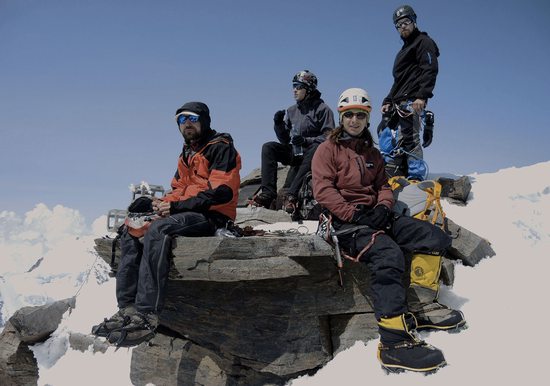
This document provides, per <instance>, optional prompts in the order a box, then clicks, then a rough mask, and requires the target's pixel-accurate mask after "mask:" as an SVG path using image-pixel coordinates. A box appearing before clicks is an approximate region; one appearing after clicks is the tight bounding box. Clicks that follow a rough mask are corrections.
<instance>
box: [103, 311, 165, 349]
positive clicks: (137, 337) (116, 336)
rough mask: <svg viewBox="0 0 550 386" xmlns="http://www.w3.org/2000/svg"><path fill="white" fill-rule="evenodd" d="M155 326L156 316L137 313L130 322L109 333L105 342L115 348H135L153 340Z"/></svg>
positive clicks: (156, 324)
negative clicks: (113, 345)
mask: <svg viewBox="0 0 550 386" xmlns="http://www.w3.org/2000/svg"><path fill="white" fill-rule="evenodd" d="M157 326H158V316H157V315H156V314H153V313H150V314H143V313H141V312H137V313H135V314H134V315H132V316H131V317H130V322H129V323H128V324H126V325H125V326H124V327H122V328H119V329H116V330H114V331H111V333H110V334H109V336H108V337H107V340H108V341H109V342H110V343H113V344H115V345H116V346H117V347H130V346H136V345H138V344H140V343H142V342H146V341H148V340H150V339H151V338H153V337H154V336H155V330H156V328H157Z"/></svg>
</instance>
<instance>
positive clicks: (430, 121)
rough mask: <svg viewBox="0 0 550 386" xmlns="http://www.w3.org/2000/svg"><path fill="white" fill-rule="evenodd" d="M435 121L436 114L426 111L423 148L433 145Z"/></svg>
mask: <svg viewBox="0 0 550 386" xmlns="http://www.w3.org/2000/svg"><path fill="white" fill-rule="evenodd" d="M434 121H435V116H434V113H432V112H431V111H429V110H426V111H425V115H424V134H423V136H422V147H428V146H430V144H431V143H432V139H433V136H434Z"/></svg>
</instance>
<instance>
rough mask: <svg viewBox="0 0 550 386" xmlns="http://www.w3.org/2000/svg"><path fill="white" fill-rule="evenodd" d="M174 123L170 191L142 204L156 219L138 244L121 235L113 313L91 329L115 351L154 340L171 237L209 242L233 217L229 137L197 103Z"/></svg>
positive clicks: (234, 183)
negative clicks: (177, 143) (176, 147)
mask: <svg viewBox="0 0 550 386" xmlns="http://www.w3.org/2000/svg"><path fill="white" fill-rule="evenodd" d="M175 118H176V122H177V125H178V128H179V131H180V132H181V134H182V136H183V138H184V140H185V142H184V145H183V151H182V153H181V155H180V157H179V159H178V166H177V170H176V173H175V175H174V178H173V179H172V184H171V185H172V191H171V192H169V193H168V194H166V195H165V196H164V197H162V198H160V199H159V198H152V199H151V200H150V202H149V203H148V204H149V206H150V210H151V211H152V212H154V213H155V214H156V215H157V216H158V218H157V219H156V220H154V221H152V222H151V224H150V226H149V227H148V229H147V230H146V231H145V233H144V235H143V244H142V243H141V241H140V236H141V235H140V234H136V233H135V232H134V231H133V230H132V229H130V228H129V227H128V226H126V227H125V229H124V230H123V232H122V237H121V239H120V246H121V258H120V265H119V268H118V271H117V276H116V297H117V303H118V308H119V311H118V312H117V313H115V314H114V315H113V316H111V317H110V318H106V319H105V320H104V321H103V322H102V323H100V324H99V325H96V326H94V327H93V328H92V333H94V334H95V335H97V336H103V337H107V339H108V340H109V342H111V343H114V344H116V345H117V346H133V345H137V344H139V343H141V342H144V341H146V340H149V339H151V338H152V337H153V336H154V332H155V329H156V327H157V326H158V323H159V314H160V312H161V311H162V308H163V305H164V296H165V287H166V282H167V278H168V271H169V267H170V263H169V254H170V253H171V250H172V248H171V242H172V237H174V236H192V237H195V236H212V235H214V233H215V231H216V229H217V228H221V227H224V226H225V225H226V224H227V222H228V220H234V219H235V216H236V208H237V200H238V192H239V183H240V176H239V170H240V168H241V159H240V156H239V154H238V152H237V150H235V147H234V146H233V140H232V138H231V136H230V135H229V134H224V133H217V132H216V131H214V130H213V129H211V128H210V112H209V109H208V106H207V105H205V104H204V103H201V102H189V103H186V104H184V105H183V106H182V107H180V108H179V109H178V110H177V111H176V117H175ZM141 198H142V197H141ZM141 198H138V199H141ZM142 201H143V200H142ZM142 203H143V202H142ZM146 204H147V203H146Z"/></svg>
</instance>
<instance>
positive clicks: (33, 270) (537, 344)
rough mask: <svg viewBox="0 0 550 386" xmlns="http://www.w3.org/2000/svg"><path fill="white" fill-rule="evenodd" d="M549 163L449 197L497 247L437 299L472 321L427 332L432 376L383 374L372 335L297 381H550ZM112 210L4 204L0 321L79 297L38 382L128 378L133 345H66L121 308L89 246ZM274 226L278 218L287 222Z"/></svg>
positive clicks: (45, 355)
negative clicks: (460, 202)
mask: <svg viewBox="0 0 550 386" xmlns="http://www.w3.org/2000/svg"><path fill="white" fill-rule="evenodd" d="M548 176H550V161H549V162H544V163H540V164H536V165H533V166H529V167H525V168H510V169H504V170H500V171H499V172H497V173H492V174H474V175H471V176H470V179H471V181H472V193H471V199H470V200H469V202H468V205H467V206H465V207H460V206H455V205H450V204H449V203H447V202H444V203H443V204H444V209H445V211H446V212H447V215H448V216H449V217H450V218H451V219H452V220H453V221H455V222H456V223H458V224H460V225H462V226H464V227H465V228H467V229H469V230H471V231H473V232H475V233H476V234H478V235H480V236H483V237H485V238H487V239H488V240H490V241H491V243H492V247H493V249H494V250H495V252H496V256H494V257H492V258H490V259H485V260H483V261H482V262H481V263H480V264H479V265H477V266H476V267H474V268H471V267H465V266H457V267H456V279H455V285H454V287H453V288H452V289H451V288H443V289H442V293H441V300H442V302H444V303H446V304H449V305H451V306H453V307H456V308H459V309H461V310H462V311H463V312H464V314H465V316H466V318H467V320H468V325H469V328H468V329H466V330H465V331H462V332H461V333H459V334H448V333H445V332H437V333H425V334H423V335H422V337H423V338H425V339H426V340H428V341H429V342H430V343H431V344H433V345H435V346H437V347H439V348H441V349H442V350H443V351H444V353H445V356H446V359H447V361H448V362H449V364H450V365H449V366H447V367H445V368H444V369H442V370H440V371H439V372H437V373H436V374H434V375H431V376H428V377H425V376H423V375H419V374H411V373H407V374H402V375H386V374H385V373H384V372H383V371H382V370H380V366H379V364H378V362H377V360H376V344H377V342H376V341H371V342H369V343H368V344H366V345H365V344H363V343H357V344H356V345H355V346H353V347H352V348H351V349H349V350H347V351H344V352H342V353H340V354H338V355H337V356H336V357H335V359H334V360H333V361H332V362H330V363H329V364H328V365H327V366H326V367H325V368H323V369H322V370H320V371H319V372H318V373H317V374H316V375H315V376H313V377H302V378H299V379H297V380H295V381H294V382H292V385H294V386H295V385H329V384H330V385H334V384H335V383H338V384H341V383H342V382H343V381H345V383H346V385H360V384H361V385H364V384H365V383H367V382H368V383H371V384H377V385H393V384H408V385H410V384H414V383H411V382H415V381H418V383H422V384H427V385H429V384H436V383H437V384H438V385H441V384H445V385H459V384H460V385H463V384H464V383H466V382H472V383H473V382H475V383H476V384H483V383H489V382H490V384H500V383H502V384H504V383H505V384H519V383H520V382H521V383H524V384H528V385H542V384H547V381H546V370H545V364H546V359H547V357H548V354H547V353H546V347H549V344H550V338H549V337H548V334H546V333H545V331H544V330H543V328H544V327H543V326H544V322H545V321H546V320H547V317H548V316H550V312H549V311H548V310H547V308H546V305H547V304H548V300H547V298H546V296H547V293H548V289H547V288H546V287H547V285H546V284H545V283H546V277H547V274H548V270H549V269H550V262H549V259H548V254H549V252H550V178H549V177H548ZM105 222H106V218H105V217H101V218H99V219H97V220H96V221H94V223H93V225H92V227H91V229H89V228H87V227H86V225H85V223H84V221H83V219H82V217H81V216H80V214H79V212H78V211H76V210H73V209H68V208H65V207H62V206H56V207H54V208H53V209H49V208H47V207H46V206H45V205H43V204H38V205H37V206H36V207H35V208H34V209H32V210H31V211H29V212H27V213H26V214H25V215H24V216H23V217H21V216H18V215H17V214H15V213H13V212H6V211H4V212H1V213H0V258H1V261H2V264H1V268H0V316H1V318H0V325H3V323H4V322H5V321H6V320H7V319H8V318H9V317H10V316H11V315H12V314H13V313H14V312H15V311H16V310H17V309H19V308H20V307H23V306H26V305H38V304H44V303H47V302H51V301H53V300H58V299H63V298H67V297H71V296H73V295H77V303H76V309H75V310H74V311H73V312H72V313H71V314H67V315H65V317H64V320H63V321H62V324H61V325H60V327H59V328H58V329H57V331H56V332H55V333H54V334H53V336H52V337H51V338H50V339H49V340H48V341H46V342H45V343H43V344H40V345H36V346H35V347H34V349H33V351H34V354H35V356H36V357H37V360H38V362H39V366H40V379H39V384H40V385H55V386H61V385H74V384H80V385H97V384H109V385H111V384H116V385H129V384H130V380H129V367H130V358H131V349H119V350H117V351H115V350H114V349H112V348H110V349H109V350H108V351H107V352H106V353H105V354H101V353H97V354H92V352H91V351H89V352H84V353H82V352H79V351H74V350H72V349H69V348H68V334H69V331H73V332H81V333H85V334H86V333H89V331H90V328H91V326H92V325H93V324H96V323H97V322H98V321H100V320H101V318H103V317H104V316H106V315H110V314H112V313H113V312H114V311H115V309H116V304H115V296H114V293H115V291H114V280H113V279H109V277H108V275H107V272H108V269H107V266H106V265H105V263H104V262H103V261H101V259H98V258H97V256H96V255H95V254H94V252H93V245H94V242H93V240H94V238H96V237H98V236H102V235H104V234H105V231H104V229H105ZM289 225H290V224H276V225H275V226H272V227H271V228H267V229H274V228H281V227H288V226H289Z"/></svg>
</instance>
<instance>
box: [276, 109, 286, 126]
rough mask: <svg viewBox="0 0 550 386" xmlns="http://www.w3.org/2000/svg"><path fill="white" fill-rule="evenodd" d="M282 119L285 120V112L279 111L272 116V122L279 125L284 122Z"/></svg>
mask: <svg viewBox="0 0 550 386" xmlns="http://www.w3.org/2000/svg"><path fill="white" fill-rule="evenodd" d="M284 118H285V110H279V111H277V112H276V113H275V115H274V116H273V122H275V123H277V124H281V123H283V122H284Z"/></svg>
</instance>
